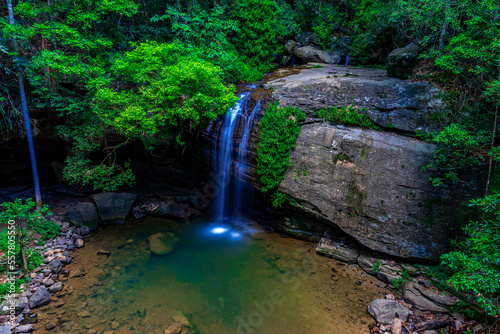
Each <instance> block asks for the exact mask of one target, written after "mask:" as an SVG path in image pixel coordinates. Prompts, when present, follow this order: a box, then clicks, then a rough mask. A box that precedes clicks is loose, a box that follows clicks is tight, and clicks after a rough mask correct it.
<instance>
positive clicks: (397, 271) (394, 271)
mask: <svg viewBox="0 0 500 334" xmlns="http://www.w3.org/2000/svg"><path fill="white" fill-rule="evenodd" d="M377 277H378V278H379V279H380V280H381V281H382V282H385V283H388V284H392V281H394V280H396V279H401V267H399V266H391V265H388V264H383V265H381V266H380V267H379V268H378V272H377Z"/></svg>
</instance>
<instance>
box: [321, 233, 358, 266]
mask: <svg viewBox="0 0 500 334" xmlns="http://www.w3.org/2000/svg"><path fill="white" fill-rule="evenodd" d="M316 251H317V252H318V253H320V254H323V255H326V256H328V257H331V258H334V259H337V260H340V261H343V262H347V263H356V259H357V258H358V256H359V251H358V250H357V249H356V248H351V247H349V246H347V245H344V244H342V243H341V242H338V241H334V240H329V239H327V238H322V239H321V240H320V242H319V243H318V246H317V247H316Z"/></svg>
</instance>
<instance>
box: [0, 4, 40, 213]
mask: <svg viewBox="0 0 500 334" xmlns="http://www.w3.org/2000/svg"><path fill="white" fill-rule="evenodd" d="M7 8H8V10H9V21H10V25H11V26H12V27H14V23H15V22H14V11H13V9H12V0H7ZM12 44H13V45H14V50H15V51H16V52H18V53H19V50H18V49H17V42H16V38H15V37H12ZM17 78H18V81H19V93H20V95H21V107H22V110H23V115H24V127H25V129H26V138H27V139H28V147H29V151H30V158H31V170H32V172H33V182H34V184H35V202H36V207H37V209H38V210H41V209H42V194H41V192H40V182H39V179H38V167H37V165H36V157H35V146H34V144H33V136H32V135H31V123H30V116H29V114H28V103H27V102H26V92H25V90H24V82H23V76H22V72H21V71H20V72H19V74H18V76H17Z"/></svg>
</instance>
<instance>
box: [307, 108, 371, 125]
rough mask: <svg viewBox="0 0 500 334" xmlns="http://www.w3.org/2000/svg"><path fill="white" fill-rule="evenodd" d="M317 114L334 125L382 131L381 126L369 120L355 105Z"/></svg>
mask: <svg viewBox="0 0 500 334" xmlns="http://www.w3.org/2000/svg"><path fill="white" fill-rule="evenodd" d="M316 114H317V115H318V116H319V117H320V118H322V119H323V120H325V121H327V122H330V123H333V124H342V125H347V126H359V127H361V128H366V129H374V130H380V127H379V126H377V125H376V124H375V123H374V122H373V121H372V120H371V119H370V118H368V116H366V115H363V114H361V113H360V112H359V111H358V108H356V106H354V105H350V106H347V107H345V106H344V107H331V108H327V109H321V110H318V111H317V112H316Z"/></svg>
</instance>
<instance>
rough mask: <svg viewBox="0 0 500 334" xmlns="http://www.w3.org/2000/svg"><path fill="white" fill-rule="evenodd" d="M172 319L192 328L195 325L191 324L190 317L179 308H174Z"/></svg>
mask: <svg viewBox="0 0 500 334" xmlns="http://www.w3.org/2000/svg"><path fill="white" fill-rule="evenodd" d="M172 319H173V320H174V321H175V322H180V323H181V324H182V325H183V326H184V327H186V328H191V329H192V328H193V325H192V324H191V322H190V321H189V319H188V318H187V317H186V315H185V314H184V313H182V312H181V311H179V310H174V311H173V312H172Z"/></svg>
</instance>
